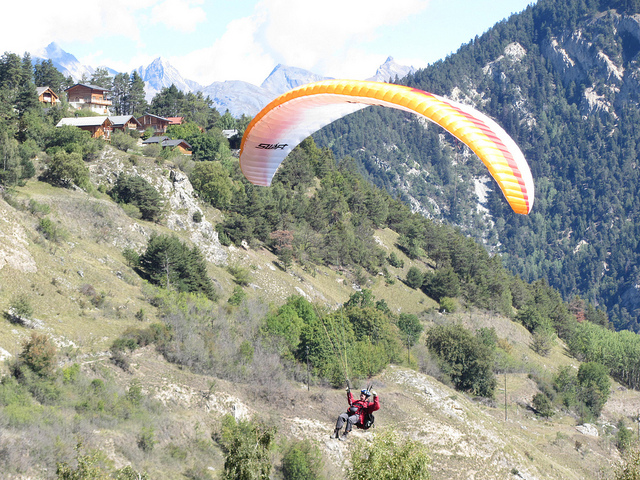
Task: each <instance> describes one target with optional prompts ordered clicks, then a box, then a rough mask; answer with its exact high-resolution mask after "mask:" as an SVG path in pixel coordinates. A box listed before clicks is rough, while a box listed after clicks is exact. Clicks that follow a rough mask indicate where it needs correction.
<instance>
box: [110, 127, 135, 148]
mask: <svg viewBox="0 0 640 480" xmlns="http://www.w3.org/2000/svg"><path fill="white" fill-rule="evenodd" d="M111 145H113V146H114V147H115V148H117V149H118V150H122V151H123V152H126V151H127V150H132V149H133V148H135V146H136V139H135V138H133V137H132V136H131V135H127V134H126V133H124V132H121V131H119V130H116V131H115V132H113V133H112V134H111Z"/></svg>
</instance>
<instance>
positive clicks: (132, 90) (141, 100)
mask: <svg viewBox="0 0 640 480" xmlns="http://www.w3.org/2000/svg"><path fill="white" fill-rule="evenodd" d="M127 104H128V106H129V112H128V114H131V115H134V116H136V117H139V116H141V115H144V114H145V113H147V111H148V110H149V104H148V103H147V101H146V99H145V93H144V80H142V77H141V76H140V75H138V72H136V71H135V70H134V71H133V72H132V73H131V77H130V83H129V98H128V101H127Z"/></svg>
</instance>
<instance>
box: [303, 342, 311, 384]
mask: <svg viewBox="0 0 640 480" xmlns="http://www.w3.org/2000/svg"><path fill="white" fill-rule="evenodd" d="M304 351H305V355H306V357H307V392H308V391H309V388H310V386H309V345H307V346H306V347H304Z"/></svg>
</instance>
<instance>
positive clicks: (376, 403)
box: [331, 387, 380, 440]
mask: <svg viewBox="0 0 640 480" xmlns="http://www.w3.org/2000/svg"><path fill="white" fill-rule="evenodd" d="M371 396H373V402H370V401H369V400H368V399H369V397H371ZM347 401H348V402H349V408H348V409H347V411H346V412H345V413H341V414H340V416H339V417H338V420H337V422H336V428H335V430H334V431H333V434H332V435H331V438H338V439H340V440H346V439H347V435H348V434H349V432H350V431H351V429H352V428H353V426H354V425H355V426H356V427H358V428H368V427H366V426H365V417H366V416H367V414H370V413H373V412H375V411H376V410H378V409H379V408H380V400H378V394H377V393H376V392H374V391H373V390H367V389H366V388H363V389H362V390H360V399H359V400H354V398H353V395H352V393H351V389H350V388H349V387H347ZM345 422H346V423H347V426H346V427H345V429H344V433H343V434H342V436H340V430H341V429H342V426H343V425H344V423H345Z"/></svg>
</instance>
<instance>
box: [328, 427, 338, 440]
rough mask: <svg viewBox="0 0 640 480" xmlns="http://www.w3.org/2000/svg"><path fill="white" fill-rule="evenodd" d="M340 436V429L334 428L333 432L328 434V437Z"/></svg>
mask: <svg viewBox="0 0 640 480" xmlns="http://www.w3.org/2000/svg"><path fill="white" fill-rule="evenodd" d="M339 437H340V429H339V428H336V429H335V430H334V431H333V433H332V434H331V435H330V436H329V438H339Z"/></svg>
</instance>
